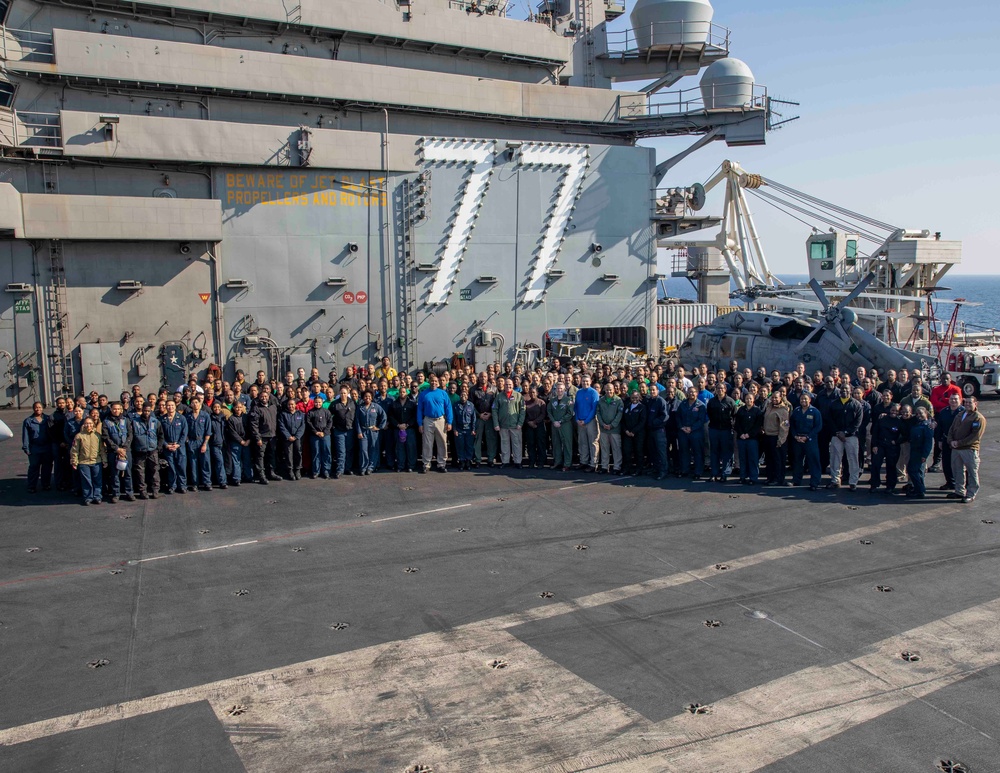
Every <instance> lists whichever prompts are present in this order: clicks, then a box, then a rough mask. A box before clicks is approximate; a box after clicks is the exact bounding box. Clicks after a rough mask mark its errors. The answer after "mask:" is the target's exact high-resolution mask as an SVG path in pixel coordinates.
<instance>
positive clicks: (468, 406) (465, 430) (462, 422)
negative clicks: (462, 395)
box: [452, 400, 477, 435]
mask: <svg viewBox="0 0 1000 773" xmlns="http://www.w3.org/2000/svg"><path fill="white" fill-rule="evenodd" d="M454 414H455V421H454V422H452V429H455V430H457V431H458V434H460V435H469V434H471V433H473V432H475V431H476V418H477V417H476V406H474V405H473V404H472V402H471V401H470V400H466V401H465V402H464V403H463V402H462V401H461V400H459V401H458V402H457V403H455V407H454Z"/></svg>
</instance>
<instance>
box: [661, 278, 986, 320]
mask: <svg viewBox="0 0 1000 773" xmlns="http://www.w3.org/2000/svg"><path fill="white" fill-rule="evenodd" d="M808 279H809V276H808V275H806V274H782V275H781V280H782V281H784V282H788V283H789V284H791V283H798V282H806V281H808ZM664 286H665V287H666V295H667V296H668V297H671V298H684V299H687V300H694V299H695V297H696V295H695V291H694V288H693V287H692V286H691V283H690V282H688V281H687V280H686V279H673V278H669V279H666V280H664V281H663V282H660V288H661V289H660V296H661V297H663V288H664ZM941 286H942V287H947V288H950V289H949V290H948V291H945V292H940V293H936V294H935V297H937V298H942V299H945V298H951V299H954V298H964V299H965V300H967V301H969V302H975V303H978V304H980V305H979V306H971V305H968V306H967V305H963V306H962V307H961V308H960V309H959V312H958V321H959V329H960V330H961V326H962V325H965V327H966V328H967V329H968V330H969V332H974V331H976V330H980V329H983V328H993V327H996V328H1000V274H978V275H977V274H948V275H946V276H945V278H944V279H942V280H941ZM952 308H953V306H952V304H950V303H941V304H937V305H936V308H935V313H936V314H937V317H938V319H939V320H940V321H941V324H947V322H948V320H949V319H950V318H951V311H952Z"/></svg>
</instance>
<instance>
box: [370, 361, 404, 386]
mask: <svg viewBox="0 0 1000 773" xmlns="http://www.w3.org/2000/svg"><path fill="white" fill-rule="evenodd" d="M398 375H399V373H397V372H396V369H395V368H394V367H392V365H390V364H389V358H388V357H383V358H382V365H381V366H380V367H378V368H376V369H375V378H377V379H378V378H384V379H385V380H386V381H392V380H393V379H394V378H395V377H396V376H398Z"/></svg>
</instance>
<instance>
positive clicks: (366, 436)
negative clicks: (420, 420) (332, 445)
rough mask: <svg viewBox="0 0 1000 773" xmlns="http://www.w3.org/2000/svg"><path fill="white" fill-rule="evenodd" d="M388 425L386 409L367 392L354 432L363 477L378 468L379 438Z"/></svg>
mask: <svg viewBox="0 0 1000 773" xmlns="http://www.w3.org/2000/svg"><path fill="white" fill-rule="evenodd" d="M438 391H440V390H438ZM442 394H444V393H443V392H442ZM449 405H450V401H449ZM387 423H388V417H387V416H386V415H385V409H384V408H383V407H382V406H381V405H379V404H378V403H376V402H375V401H374V396H373V395H372V393H371V390H366V391H365V394H364V396H363V397H362V399H361V405H359V406H358V408H357V410H356V411H355V412H354V432H355V433H356V434H357V437H358V445H359V452H360V453H359V455H360V457H361V474H362V475H371V474H372V473H373V472H375V469H376V468H377V467H378V459H379V436H380V435H381V434H382V430H384V429H385V427H386V424H387Z"/></svg>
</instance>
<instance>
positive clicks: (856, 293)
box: [838, 271, 875, 306]
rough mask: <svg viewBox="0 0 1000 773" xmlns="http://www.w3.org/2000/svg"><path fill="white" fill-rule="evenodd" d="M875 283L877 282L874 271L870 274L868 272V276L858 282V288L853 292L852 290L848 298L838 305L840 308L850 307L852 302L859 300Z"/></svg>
mask: <svg viewBox="0 0 1000 773" xmlns="http://www.w3.org/2000/svg"><path fill="white" fill-rule="evenodd" d="M873 281H875V273H874V272H872V271H870V272H868V275H867V276H866V277H865V278H864V279H862V280H861V281H860V282H858V285H857V287H855V288H854V289H853V290H851V292H849V293H848V294H847V297H846V298H844V300H842V301H841V302H840V303H839V304H838V305H839V306H850V305H851V301H853V300H854V299H855V298H857V297H858V296H859V295H861V293H863V292H864V291H865V290H867V289H868V285H870V284H871V283H872V282H873Z"/></svg>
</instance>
